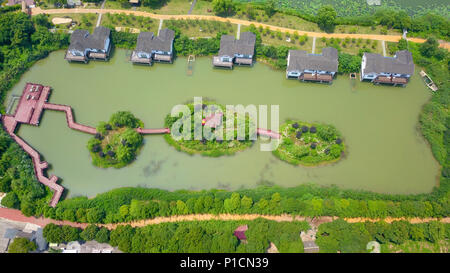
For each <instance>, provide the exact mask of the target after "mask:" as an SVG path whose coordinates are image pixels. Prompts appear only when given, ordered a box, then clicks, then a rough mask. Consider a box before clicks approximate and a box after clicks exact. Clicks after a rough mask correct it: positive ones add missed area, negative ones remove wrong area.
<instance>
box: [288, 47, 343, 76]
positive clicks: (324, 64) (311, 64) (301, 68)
mask: <svg viewBox="0 0 450 273" xmlns="http://www.w3.org/2000/svg"><path fill="white" fill-rule="evenodd" d="M337 71H338V51H337V50H336V49H335V48H332V47H326V48H324V49H322V54H308V53H307V52H306V51H303V50H289V54H288V57H287V69H286V78H288V79H298V80H301V81H315V82H325V83H331V82H332V81H333V78H334V76H335V75H336V73H337Z"/></svg>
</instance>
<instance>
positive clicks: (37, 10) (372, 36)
mask: <svg viewBox="0 0 450 273" xmlns="http://www.w3.org/2000/svg"><path fill="white" fill-rule="evenodd" d="M63 13H97V14H104V13H111V14H119V13H123V14H127V15H131V14H132V15H136V16H143V17H150V18H153V19H159V20H160V19H163V20H181V19H184V20H186V19H190V20H195V19H198V20H209V21H220V22H230V23H232V24H238V25H239V24H240V25H244V26H249V25H251V24H253V25H255V26H256V27H259V26H262V27H263V28H266V27H268V28H269V29H271V30H274V31H281V32H288V33H291V34H293V33H294V32H297V33H298V34H299V35H303V34H306V35H308V36H309V37H319V38H320V37H325V38H341V39H345V38H347V37H349V38H355V39H358V38H361V39H370V40H379V41H388V42H398V41H399V40H400V39H401V38H402V35H381V34H351V33H324V32H312V31H302V30H298V29H292V28H285V27H279V26H273V25H268V24H264V23H258V22H252V21H247V20H241V19H236V18H224V17H219V16H214V15H192V14H189V15H165V14H155V13H150V12H145V11H135V10H120V9H82V8H76V9H45V10H43V9H41V8H39V7H37V8H32V9H31V14H32V15H37V14H63ZM408 41H411V42H415V43H423V42H425V39H422V38H408ZM440 46H441V47H443V48H446V49H448V50H450V43H447V42H445V41H441V42H440Z"/></svg>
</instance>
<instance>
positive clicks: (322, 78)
mask: <svg viewBox="0 0 450 273" xmlns="http://www.w3.org/2000/svg"><path fill="white" fill-rule="evenodd" d="M298 79H299V80H301V81H314V82H325V83H331V82H332V81H333V76H332V75H322V74H309V73H305V74H302V75H301V76H300V77H298Z"/></svg>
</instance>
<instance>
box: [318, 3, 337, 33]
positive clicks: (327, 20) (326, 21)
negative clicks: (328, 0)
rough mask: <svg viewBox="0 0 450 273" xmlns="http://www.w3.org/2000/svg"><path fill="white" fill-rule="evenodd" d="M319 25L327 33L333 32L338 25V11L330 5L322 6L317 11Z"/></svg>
mask: <svg viewBox="0 0 450 273" xmlns="http://www.w3.org/2000/svg"><path fill="white" fill-rule="evenodd" d="M316 20H317V24H318V25H319V27H320V28H321V29H323V30H325V31H333V30H334V26H335V24H336V11H335V10H334V8H333V7H332V6H330V5H325V6H321V7H320V8H319V10H318V11H317V17H316Z"/></svg>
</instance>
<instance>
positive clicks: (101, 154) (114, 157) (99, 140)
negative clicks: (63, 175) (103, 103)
mask: <svg viewBox="0 0 450 273" xmlns="http://www.w3.org/2000/svg"><path fill="white" fill-rule="evenodd" d="M142 127H144V124H143V122H142V121H140V120H139V119H137V118H136V117H135V116H134V115H133V114H131V113H130V112H127V111H120V112H117V113H115V114H113V115H112V116H111V118H110V120H109V122H100V123H99V125H98V126H97V134H95V136H94V137H93V138H91V139H90V140H89V142H88V145H87V146H88V149H89V151H90V153H91V157H92V163H93V164H94V165H95V166H97V167H101V168H109V167H114V168H122V167H125V166H126V165H128V164H130V163H131V162H132V161H133V160H134V159H135V158H136V155H137V153H138V151H139V149H140V148H141V146H142V143H143V138H142V135H141V134H139V133H138V132H136V130H135V129H136V128H142Z"/></svg>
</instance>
